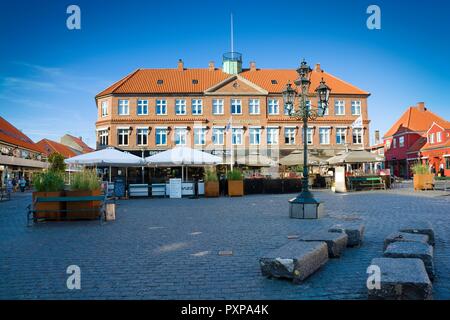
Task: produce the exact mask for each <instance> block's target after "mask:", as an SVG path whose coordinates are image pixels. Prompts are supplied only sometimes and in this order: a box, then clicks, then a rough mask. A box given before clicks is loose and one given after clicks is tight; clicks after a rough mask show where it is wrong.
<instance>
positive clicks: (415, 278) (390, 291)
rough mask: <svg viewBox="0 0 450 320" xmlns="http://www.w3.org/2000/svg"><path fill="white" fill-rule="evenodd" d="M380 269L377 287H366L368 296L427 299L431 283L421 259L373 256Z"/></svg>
mask: <svg viewBox="0 0 450 320" xmlns="http://www.w3.org/2000/svg"><path fill="white" fill-rule="evenodd" d="M372 265H375V266H378V267H379V268H380V271H381V281H380V283H379V285H380V286H379V287H378V288H377V287H376V286H374V287H371V288H368V298H369V299H377V300H429V299H432V291H433V285H432V284H431V281H430V279H429V278H428V274H427V272H426V270H425V266H424V264H423V261H422V260H420V259H411V258H403V259H396V258H375V259H373V260H372Z"/></svg>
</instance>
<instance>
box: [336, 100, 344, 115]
mask: <svg viewBox="0 0 450 320" xmlns="http://www.w3.org/2000/svg"><path fill="white" fill-rule="evenodd" d="M334 114H335V115H337V116H343V115H345V101H344V100H335V101H334Z"/></svg>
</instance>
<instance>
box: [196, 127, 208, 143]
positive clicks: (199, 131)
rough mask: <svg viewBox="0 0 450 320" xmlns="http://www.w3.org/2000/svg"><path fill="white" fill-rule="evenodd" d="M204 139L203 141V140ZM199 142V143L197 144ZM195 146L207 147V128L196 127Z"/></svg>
mask: <svg viewBox="0 0 450 320" xmlns="http://www.w3.org/2000/svg"><path fill="white" fill-rule="evenodd" d="M202 138H203V140H202ZM196 140H198V142H199V143H197V142H196ZM194 145H196V146H204V145H206V128H205V127H194Z"/></svg>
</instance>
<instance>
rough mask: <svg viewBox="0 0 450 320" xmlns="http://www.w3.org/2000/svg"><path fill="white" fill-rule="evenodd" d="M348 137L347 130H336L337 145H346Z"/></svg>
mask: <svg viewBox="0 0 450 320" xmlns="http://www.w3.org/2000/svg"><path fill="white" fill-rule="evenodd" d="M346 135H347V129H346V128H336V144H345V141H346V138H345V137H346Z"/></svg>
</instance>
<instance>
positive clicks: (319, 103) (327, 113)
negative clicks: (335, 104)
mask: <svg viewBox="0 0 450 320" xmlns="http://www.w3.org/2000/svg"><path fill="white" fill-rule="evenodd" d="M317 107H318V110H319V111H320V112H321V110H325V112H324V113H323V115H324V116H328V115H329V112H328V106H327V104H326V103H322V102H320V101H319V102H318V103H317Z"/></svg>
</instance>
